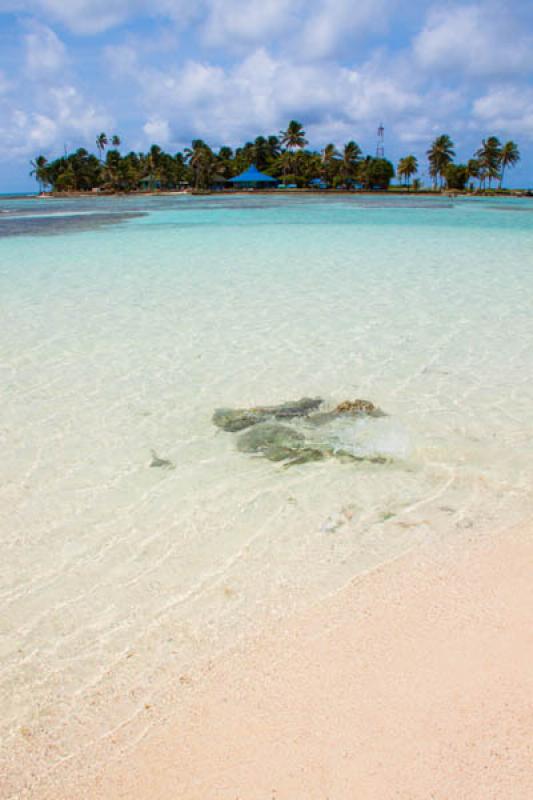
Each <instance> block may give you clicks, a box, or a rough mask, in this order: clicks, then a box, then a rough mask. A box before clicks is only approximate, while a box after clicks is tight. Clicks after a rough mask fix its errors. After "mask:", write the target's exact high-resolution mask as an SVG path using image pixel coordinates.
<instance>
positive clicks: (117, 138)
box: [111, 133, 120, 147]
mask: <svg viewBox="0 0 533 800" xmlns="http://www.w3.org/2000/svg"><path fill="white" fill-rule="evenodd" d="M111 144H112V145H113V147H120V136H117V134H116V133H115V134H114V135H113V138H112V139H111Z"/></svg>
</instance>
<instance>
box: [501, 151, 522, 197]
mask: <svg viewBox="0 0 533 800" xmlns="http://www.w3.org/2000/svg"><path fill="white" fill-rule="evenodd" d="M519 161H520V150H519V149H518V146H517V145H516V144H515V143H514V142H505V144H504V145H503V147H502V149H501V151H500V166H501V168H502V169H501V173H500V189H501V188H502V183H503V174H504V172H505V168H506V167H514V166H515V165H516V164H518V162H519Z"/></svg>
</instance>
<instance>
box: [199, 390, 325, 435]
mask: <svg viewBox="0 0 533 800" xmlns="http://www.w3.org/2000/svg"><path fill="white" fill-rule="evenodd" d="M321 404H322V400H321V399H320V398H319V397H315V398H312V397H302V398H301V399H300V400H289V401H288V402H287V403H282V404H281V405H278V406H257V407H255V408H234V409H232V408H217V409H216V411H215V413H214V414H213V422H214V424H215V425H216V426H217V427H218V428H222V430H224V431H228V432H229V433H238V431H243V430H246V428H251V426H252V425H257V424H259V423H260V422H265V421H266V420H268V419H271V418H274V419H290V418H291V417H306V416H307V415H308V414H310V413H311V411H316V409H317V408H319V407H320V405H321Z"/></svg>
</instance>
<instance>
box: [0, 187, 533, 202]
mask: <svg viewBox="0 0 533 800" xmlns="http://www.w3.org/2000/svg"><path fill="white" fill-rule="evenodd" d="M258 194H259V195H267V196H276V195H279V194H281V195H285V194H289V195H294V194H303V195H320V196H323V197H337V196H338V195H350V196H361V195H363V196H368V197H374V196H376V195H384V196H388V197H396V196H402V197H403V196H405V197H420V196H421V197H442V198H445V199H454V198H456V197H481V198H485V197H492V198H499V199H502V198H517V197H518V198H528V197H529V198H530V197H533V191H532V190H531V189H504V190H502V191H488V190H487V191H475V192H460V191H453V190H450V191H439V190H433V189H418V190H416V191H415V190H414V189H413V190H408V189H403V188H396V187H394V188H392V189H388V190H381V189H376V190H373V191H372V190H362V189H360V190H356V191H353V190H350V189H311V188H300V189H298V188H297V189H241V190H238V189H237V190H235V189H218V190H216V191H209V190H205V191H194V190H192V189H185V190H179V191H178V190H176V191H173V190H171V189H169V190H160V191H153V192H152V191H147V192H143V191H136V192H108V191H101V192H44V193H42V194H16V193H14V194H5V195H0V200H69V199H82V198H83V199H88V198H102V197H104V198H105V197H180V196H183V195H191V196H192V197H213V196H215V197H216V196H218V195H238V196H249V195H258Z"/></svg>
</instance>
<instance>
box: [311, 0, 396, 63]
mask: <svg viewBox="0 0 533 800" xmlns="http://www.w3.org/2000/svg"><path fill="white" fill-rule="evenodd" d="M395 5H396V3H395V2H394V0H358V2H357V3H354V2H353V0H319V2H316V3H315V8H309V7H307V14H306V17H307V18H306V21H305V23H304V26H303V30H302V35H301V37H300V47H301V49H302V50H303V52H304V53H305V55H306V57H307V58H322V57H325V56H331V55H333V54H334V53H335V50H336V48H338V47H339V46H340V45H342V43H343V42H346V41H347V40H348V41H350V42H357V41H359V40H360V38H361V37H362V36H363V35H365V34H368V33H369V32H371V33H375V32H378V31H383V29H384V28H385V27H386V25H387V23H388V20H389V16H390V13H391V11H392V8H393V6H395Z"/></svg>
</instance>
